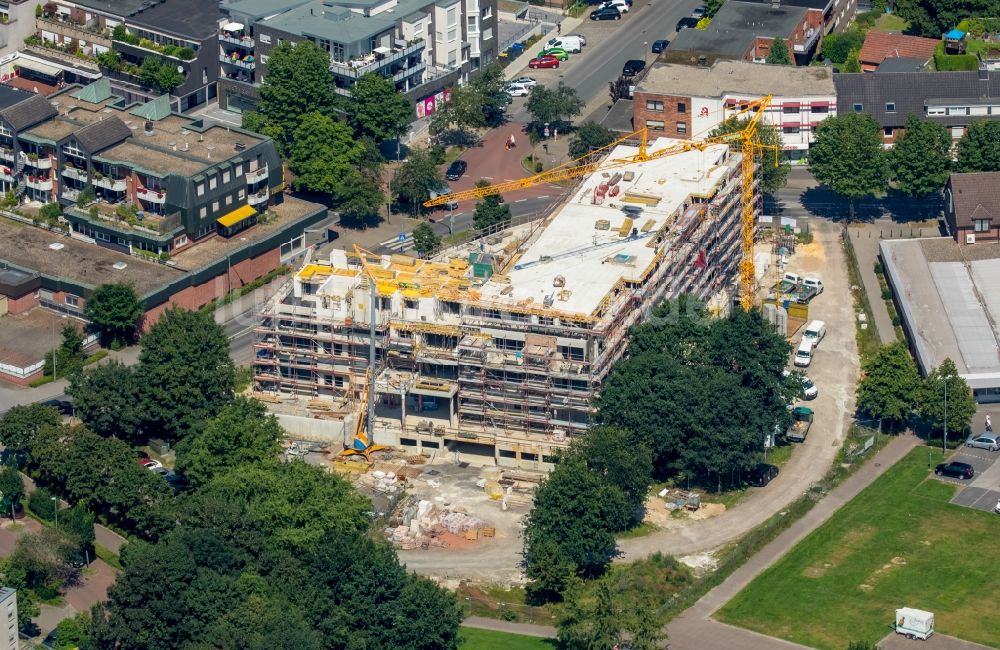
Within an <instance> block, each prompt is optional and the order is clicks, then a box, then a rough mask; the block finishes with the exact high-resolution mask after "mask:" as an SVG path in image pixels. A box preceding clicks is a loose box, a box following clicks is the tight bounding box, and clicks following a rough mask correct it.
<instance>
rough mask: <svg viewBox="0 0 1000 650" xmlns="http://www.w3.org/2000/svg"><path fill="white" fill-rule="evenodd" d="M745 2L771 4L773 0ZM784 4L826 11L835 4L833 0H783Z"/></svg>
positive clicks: (748, 0) (750, 0) (745, 0)
mask: <svg viewBox="0 0 1000 650" xmlns="http://www.w3.org/2000/svg"><path fill="white" fill-rule="evenodd" d="M743 1H744V2H756V3H758V4H767V5H769V4H771V3H772V2H773V0H743ZM781 4H782V5H787V6H789V7H805V8H806V9H819V10H820V11H826V8H827V7H828V6H829V5H831V4H833V0H781Z"/></svg>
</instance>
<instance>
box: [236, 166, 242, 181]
mask: <svg viewBox="0 0 1000 650" xmlns="http://www.w3.org/2000/svg"><path fill="white" fill-rule="evenodd" d="M235 171H236V178H239V177H240V176H242V175H243V165H242V164H241V163H237V164H236V169H235Z"/></svg>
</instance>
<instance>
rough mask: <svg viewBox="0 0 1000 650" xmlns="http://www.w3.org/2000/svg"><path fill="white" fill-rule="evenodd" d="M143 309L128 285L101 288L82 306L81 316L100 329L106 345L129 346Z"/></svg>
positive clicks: (117, 284)
mask: <svg viewBox="0 0 1000 650" xmlns="http://www.w3.org/2000/svg"><path fill="white" fill-rule="evenodd" d="M144 312H145V305H143V303H142V301H141V300H139V296H137V295H136V294H135V289H133V288H132V287H131V286H130V285H127V284H122V283H116V284H102V285H101V286H99V287H97V288H96V289H94V293H93V294H91V296H90V298H88V299H87V303H86V304H85V305H84V306H83V313H84V315H85V316H86V317H87V318H88V319H90V320H91V322H93V323H94V324H95V325H97V326H98V327H100V328H101V334H102V336H103V337H104V339H105V343H106V344H110V343H115V342H117V343H122V344H124V343H131V342H132V339H133V337H134V336H135V328H136V326H137V325H138V324H139V319H140V318H142V314H143V313H144Z"/></svg>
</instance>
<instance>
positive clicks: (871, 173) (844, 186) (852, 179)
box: [809, 113, 888, 220]
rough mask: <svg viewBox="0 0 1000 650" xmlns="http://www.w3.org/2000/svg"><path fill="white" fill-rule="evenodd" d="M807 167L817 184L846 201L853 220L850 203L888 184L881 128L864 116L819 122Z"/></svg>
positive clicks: (870, 118) (858, 114)
mask: <svg viewBox="0 0 1000 650" xmlns="http://www.w3.org/2000/svg"><path fill="white" fill-rule="evenodd" d="M809 168H810V170H811V171H812V174H813V176H814V177H815V178H816V180H817V181H819V182H820V183H822V184H823V185H826V186H828V187H830V189H832V190H833V191H834V192H836V193H837V194H840V195H841V196H843V197H844V198H846V199H847V200H848V205H849V209H850V218H851V220H853V219H854V202H855V201H857V200H858V199H860V198H862V197H865V196H871V195H873V194H877V193H879V192H883V191H885V189H886V187H887V184H888V166H887V165H886V156H885V150H884V149H883V148H882V128H881V127H880V126H879V125H878V123H877V122H876V121H875V120H874V119H873V118H872V117H871V115H868V114H866V113H865V114H863V113H848V114H847V115H838V116H837V117H829V118H827V119H825V120H823V121H822V122H820V123H819V127H818V129H817V132H816V141H815V142H814V143H813V144H812V146H811V147H810V148H809Z"/></svg>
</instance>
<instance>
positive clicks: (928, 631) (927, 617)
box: [893, 607, 934, 641]
mask: <svg viewBox="0 0 1000 650" xmlns="http://www.w3.org/2000/svg"><path fill="white" fill-rule="evenodd" d="M893 627H894V628H895V630H896V634H903V635H905V636H906V638H907V639H920V640H922V641H926V640H927V638H928V637H930V636H931V635H932V634H934V614H932V613H931V612H925V611H923V610H921V609H913V608H912V607H901V608H899V609H897V610H896V623H895V625H893Z"/></svg>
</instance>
